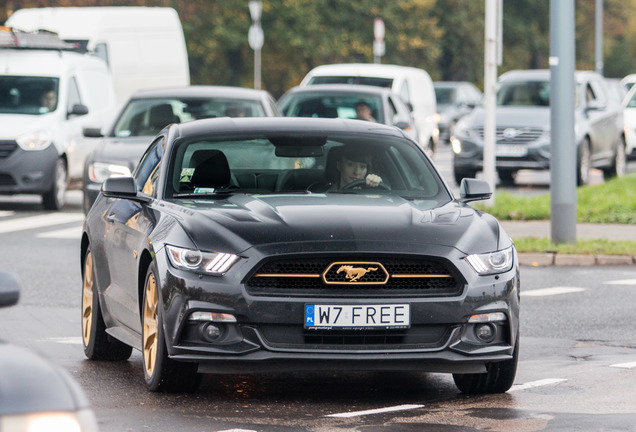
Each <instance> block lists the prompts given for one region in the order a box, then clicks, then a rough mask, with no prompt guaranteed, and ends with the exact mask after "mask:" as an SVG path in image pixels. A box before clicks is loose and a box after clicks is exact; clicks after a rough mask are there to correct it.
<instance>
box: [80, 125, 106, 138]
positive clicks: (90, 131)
mask: <svg viewBox="0 0 636 432" xmlns="http://www.w3.org/2000/svg"><path fill="white" fill-rule="evenodd" d="M82 135H84V137H86V138H103V137H104V134H103V133H102V130H101V129H100V128H92V127H86V128H84V129H82Z"/></svg>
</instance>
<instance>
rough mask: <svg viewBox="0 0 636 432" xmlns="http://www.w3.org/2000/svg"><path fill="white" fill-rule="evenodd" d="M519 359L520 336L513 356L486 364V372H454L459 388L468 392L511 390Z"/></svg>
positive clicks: (481, 392) (463, 391) (454, 378)
mask: <svg viewBox="0 0 636 432" xmlns="http://www.w3.org/2000/svg"><path fill="white" fill-rule="evenodd" d="M518 361H519V337H518V336H517V343H516V345H515V349H514V351H513V353H512V358H511V359H510V360H506V361H503V362H499V363H490V364H488V365H486V370H487V371H486V373H481V374H453V380H454V381H455V385H456V386H457V388H458V389H459V390H460V391H461V392H462V393H466V394H485V393H504V392H506V391H508V390H510V387H512V384H513V383H514V381H515V375H516V374H517V363H518Z"/></svg>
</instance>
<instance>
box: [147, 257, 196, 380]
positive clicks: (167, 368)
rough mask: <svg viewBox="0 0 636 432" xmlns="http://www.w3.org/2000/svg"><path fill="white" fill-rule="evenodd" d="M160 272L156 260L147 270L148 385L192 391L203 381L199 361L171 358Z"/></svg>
mask: <svg viewBox="0 0 636 432" xmlns="http://www.w3.org/2000/svg"><path fill="white" fill-rule="evenodd" d="M157 275H158V272H157V267H156V264H155V263H154V262H153V263H152V264H151V265H150V267H149V268H148V271H147V272H146V281H145V283H144V299H143V307H142V323H141V325H142V330H141V336H142V344H143V345H142V350H143V358H144V378H145V380H146V387H147V388H148V390H151V391H168V392H191V391H194V390H196V389H197V387H198V385H199V382H200V375H199V374H198V373H197V364H196V363H180V362H176V361H174V360H172V359H170V358H169V357H168V350H167V347H166V339H165V336H164V331H163V321H162V318H163V313H162V311H161V307H160V303H159V283H158V280H157Z"/></svg>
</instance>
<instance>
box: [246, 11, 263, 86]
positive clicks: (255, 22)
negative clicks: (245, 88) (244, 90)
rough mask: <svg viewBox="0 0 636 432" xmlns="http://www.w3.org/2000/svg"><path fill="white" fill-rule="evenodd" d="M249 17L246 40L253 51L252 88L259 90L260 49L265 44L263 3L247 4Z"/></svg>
mask: <svg viewBox="0 0 636 432" xmlns="http://www.w3.org/2000/svg"><path fill="white" fill-rule="evenodd" d="M249 8H250V15H251V17H252V25H251V27H250V31H249V33H248V34H247V40H248V42H249V44H250V48H252V49H253V50H254V88H255V89H257V90H260V89H261V48H263V43H264V42H265V36H264V35H263V28H262V27H261V12H262V11H263V2H261V1H250V2H249Z"/></svg>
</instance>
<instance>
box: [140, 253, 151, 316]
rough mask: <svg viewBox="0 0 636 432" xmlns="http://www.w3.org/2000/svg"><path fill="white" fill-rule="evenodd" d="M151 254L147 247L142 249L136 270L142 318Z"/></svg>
mask: <svg viewBox="0 0 636 432" xmlns="http://www.w3.org/2000/svg"><path fill="white" fill-rule="evenodd" d="M152 259H153V258H152V254H151V253H150V251H149V250H148V249H144V250H143V252H142V253H141V256H140V258H139V271H138V272H137V296H138V297H137V298H138V299H139V305H138V307H139V317H140V319H142V320H143V309H142V308H143V302H144V288H145V287H144V285H145V283H146V273H147V272H148V268H149V267H150V264H152Z"/></svg>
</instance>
